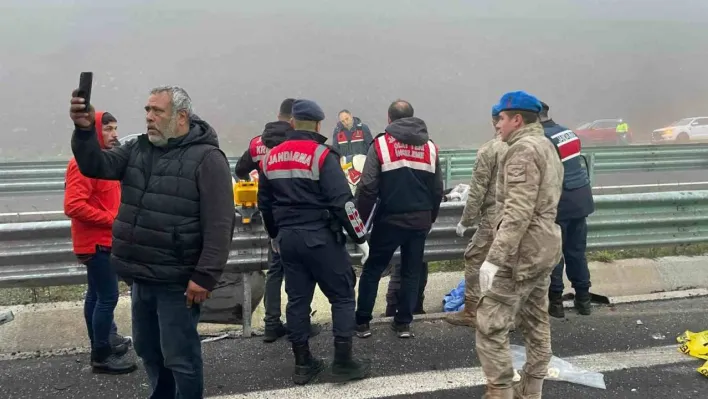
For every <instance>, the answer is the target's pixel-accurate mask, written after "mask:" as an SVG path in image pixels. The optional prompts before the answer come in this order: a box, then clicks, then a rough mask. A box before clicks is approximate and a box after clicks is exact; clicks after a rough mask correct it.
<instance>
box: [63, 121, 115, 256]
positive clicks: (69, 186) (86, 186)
mask: <svg viewBox="0 0 708 399" xmlns="http://www.w3.org/2000/svg"><path fill="white" fill-rule="evenodd" d="M102 116H103V112H99V111H96V134H97V135H98V142H99V144H100V145H101V147H104V145H103V125H102V124H101V117H102ZM64 184H65V188H64V214H66V216H68V217H69V218H71V239H72V241H73V243H74V253H76V254H93V253H95V252H96V245H101V246H106V247H110V246H111V243H112V241H113V239H112V236H111V230H112V227H113V220H114V219H115V217H116V215H117V214H118V207H119V206H120V182H118V181H113V180H99V179H89V178H88V177H86V176H84V175H82V174H81V171H79V167H78V165H77V164H76V160H75V159H74V158H71V160H70V161H69V165H68V167H67V168H66V178H65V183H64Z"/></svg>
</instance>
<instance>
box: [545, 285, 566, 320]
mask: <svg viewBox="0 0 708 399" xmlns="http://www.w3.org/2000/svg"><path fill="white" fill-rule="evenodd" d="M548 314H549V315H550V316H551V317H555V318H558V319H562V318H564V317H565V310H564V309H563V293H562V292H551V291H549V292H548Z"/></svg>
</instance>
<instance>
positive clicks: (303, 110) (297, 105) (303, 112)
mask: <svg viewBox="0 0 708 399" xmlns="http://www.w3.org/2000/svg"><path fill="white" fill-rule="evenodd" d="M324 118H325V114H324V111H322V108H320V106H319V105H317V103H315V102H314V101H310V100H295V102H293V119H295V120H298V121H313V122H319V121H322V120H324Z"/></svg>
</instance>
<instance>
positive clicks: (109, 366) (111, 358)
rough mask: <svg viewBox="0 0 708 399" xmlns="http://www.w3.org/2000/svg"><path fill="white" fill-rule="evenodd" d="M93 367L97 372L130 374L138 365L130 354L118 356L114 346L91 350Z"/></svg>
mask: <svg viewBox="0 0 708 399" xmlns="http://www.w3.org/2000/svg"><path fill="white" fill-rule="evenodd" d="M91 367H92V371H93V372H94V373H96V374H128V373H132V372H133V371H135V370H136V369H137V368H138V366H137V365H136V364H135V362H133V361H132V360H130V359H129V358H128V356H118V355H116V354H115V353H113V348H112V347H110V346H107V347H105V348H96V349H93V350H92V351H91Z"/></svg>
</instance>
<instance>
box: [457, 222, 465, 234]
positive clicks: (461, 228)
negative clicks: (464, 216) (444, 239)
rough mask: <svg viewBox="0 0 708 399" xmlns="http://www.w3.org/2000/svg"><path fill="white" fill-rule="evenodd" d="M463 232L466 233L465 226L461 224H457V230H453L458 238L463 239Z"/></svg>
mask: <svg viewBox="0 0 708 399" xmlns="http://www.w3.org/2000/svg"><path fill="white" fill-rule="evenodd" d="M465 231H467V226H464V225H462V222H459V223H457V228H456V229H455V232H456V233H457V235H458V236H460V237H464V236H465Z"/></svg>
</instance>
